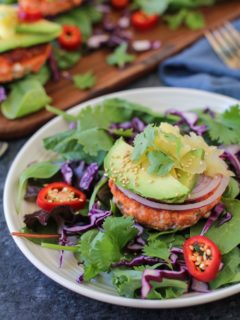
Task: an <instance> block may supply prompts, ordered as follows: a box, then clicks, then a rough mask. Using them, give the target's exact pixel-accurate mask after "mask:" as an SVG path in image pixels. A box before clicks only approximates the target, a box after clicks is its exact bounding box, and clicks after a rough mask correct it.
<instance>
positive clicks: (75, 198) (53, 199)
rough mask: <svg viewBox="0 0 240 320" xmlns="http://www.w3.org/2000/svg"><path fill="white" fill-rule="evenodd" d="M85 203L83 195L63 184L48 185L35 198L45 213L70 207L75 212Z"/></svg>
mask: <svg viewBox="0 0 240 320" xmlns="http://www.w3.org/2000/svg"><path fill="white" fill-rule="evenodd" d="M85 202H86V196H85V194H84V193H82V192H81V191H80V190H78V189H76V188H73V187H71V186H69V185H68V184H66V183H64V182H54V183H50V184H48V185H47V186H46V187H44V188H43V189H41V190H40V192H39V193H38V196H37V205H38V206H39V207H40V208H42V209H43V210H45V211H47V212H50V211H52V209H54V208H56V207H59V206H70V207H71V208H72V209H73V210H76V211H77V210H79V209H81V208H83V207H84V205H85Z"/></svg>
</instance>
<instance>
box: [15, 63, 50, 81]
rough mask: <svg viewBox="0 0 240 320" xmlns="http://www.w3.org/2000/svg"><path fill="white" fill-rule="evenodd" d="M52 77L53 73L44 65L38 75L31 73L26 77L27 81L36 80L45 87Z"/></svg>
mask: <svg viewBox="0 0 240 320" xmlns="http://www.w3.org/2000/svg"><path fill="white" fill-rule="evenodd" d="M50 76H51V73H50V70H49V68H48V67H47V66H46V65H44V66H43V67H42V68H41V69H40V70H39V71H38V72H37V73H30V74H29V75H27V76H26V77H25V79H27V80H31V81H33V80H34V81H35V80H36V81H38V82H40V83H41V84H42V85H43V86H44V85H45V84H46V83H47V82H48V80H49V79H50ZM19 81H22V80H19Z"/></svg>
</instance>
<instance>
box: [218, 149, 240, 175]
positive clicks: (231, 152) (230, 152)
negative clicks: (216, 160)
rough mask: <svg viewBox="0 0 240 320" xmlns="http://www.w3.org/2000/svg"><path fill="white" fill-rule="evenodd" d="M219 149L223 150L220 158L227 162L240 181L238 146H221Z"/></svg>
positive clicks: (239, 151) (239, 150)
mask: <svg viewBox="0 0 240 320" xmlns="http://www.w3.org/2000/svg"><path fill="white" fill-rule="evenodd" d="M221 149H223V150H224V153H223V154H222V155H221V158H223V159H224V160H227V161H229V163H230V164H231V166H232V168H233V170H234V172H235V174H236V177H237V178H238V179H240V156H239V153H240V146H239V145H230V146H221Z"/></svg>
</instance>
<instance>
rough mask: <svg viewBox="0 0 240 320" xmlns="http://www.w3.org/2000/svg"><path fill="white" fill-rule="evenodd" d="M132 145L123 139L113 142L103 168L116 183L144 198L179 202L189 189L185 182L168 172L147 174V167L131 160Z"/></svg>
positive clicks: (182, 200)
mask: <svg viewBox="0 0 240 320" xmlns="http://www.w3.org/2000/svg"><path fill="white" fill-rule="evenodd" d="M132 152H133V147H132V146H130V145H129V144H127V143H126V142H125V141H124V140H123V139H119V140H117V141H116V142H115V144H114V145H113V147H112V148H111V150H110V151H109V153H108V154H107V156H106V158H105V160H104V168H105V171H106V173H107V174H108V176H109V177H110V178H112V179H113V180H114V182H115V183H116V185H118V186H121V187H123V188H125V189H128V190H131V191H132V192H134V193H136V194H139V195H141V196H143V197H145V198H152V199H155V200H159V201H164V202H169V203H181V202H184V200H185V199H186V198H187V196H188V194H189V192H190V191H191V188H190V186H192V184H190V186H189V187H188V186H187V183H186V184H184V183H181V182H180V181H179V180H178V179H176V178H174V177H173V176H172V175H170V174H168V175H166V176H163V177H162V176H157V175H153V174H149V173H148V172H147V167H146V166H145V165H144V164H143V165H142V166H141V165H140V164H137V163H135V162H133V161H132V160H131V155H132Z"/></svg>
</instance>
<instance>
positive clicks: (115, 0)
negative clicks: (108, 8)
mask: <svg viewBox="0 0 240 320" xmlns="http://www.w3.org/2000/svg"><path fill="white" fill-rule="evenodd" d="M111 4H112V6H113V7H114V8H116V9H124V8H126V7H127V6H128V4H129V1H128V0H111Z"/></svg>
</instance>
